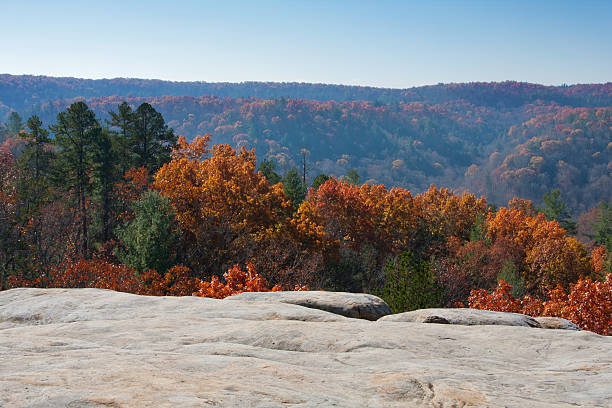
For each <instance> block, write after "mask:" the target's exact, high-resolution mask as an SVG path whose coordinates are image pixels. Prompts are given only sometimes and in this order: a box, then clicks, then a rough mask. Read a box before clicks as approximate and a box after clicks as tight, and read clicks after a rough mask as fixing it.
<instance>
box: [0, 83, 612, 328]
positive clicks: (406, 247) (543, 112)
mask: <svg viewBox="0 0 612 408" xmlns="http://www.w3.org/2000/svg"><path fill="white" fill-rule="evenodd" d="M498 85H499V86H500V87H501V89H502V90H504V92H505V93H506V94H509V95H511V94H513V92H511V90H512V89H513V84H512V83H506V84H488V85H485V87H488V88H491V87H492V88H496V87H498ZM479 86H480V85H479V84H470V85H467V84H466V85H458V88H459V90H460V91H461V92H467V91H466V90H465V89H466V88H467V89H478V87H479ZM453 87H454V85H449V86H448V88H449V89H452V88H453ZM488 88H487V89H488ZM518 88H519V89H518V90H515V91H516V92H515V93H517V94H518V95H519V96H520V97H517V99H516V100H514V99H511V98H509V99H508V100H507V101H506V103H505V104H504V107H500V106H501V105H500V104H498V106H497V107H492V106H485V105H475V104H474V103H471V102H468V101H467V100H452V101H448V102H444V103H441V104H431V103H422V102H403V101H399V102H397V101H395V102H393V101H392V102H384V101H380V100H375V101H344V102H334V101H314V100H305V99H290V98H275V99H261V98H255V97H240V98H229V97H218V96H208V95H205V96H198V97H195V96H160V97H121V96H99V97H93V98H89V99H83V98H76V99H72V100H60V101H51V102H47V103H44V104H41V105H39V106H37V107H32V108H31V109H30V110H24V111H23V112H22V113H21V114H20V113H18V112H16V111H12V112H11V113H10V114H8V115H7V117H6V120H5V121H4V123H3V124H2V127H1V128H0V134H1V135H2V136H1V137H2V143H1V144H0V248H1V250H0V289H8V288H11V287H19V286H35V287H101V288H108V289H114V290H121V291H126V292H133V293H140V294H147V295H190V294H196V295H199V296H208V297H218V298H222V297H225V296H228V295H231V294H233V293H239V292H242V291H264V290H281V289H295V290H301V289H306V288H310V289H324V290H341V291H353V292H367V293H374V294H377V295H379V296H381V297H383V299H385V300H386V301H387V302H388V303H389V305H390V306H391V307H392V309H393V310H394V311H395V312H400V311H405V310H413V309H417V308H423V307H435V306H446V307H454V306H461V305H465V306H470V307H476V308H486V309H492V310H502V311H512V312H521V313H526V314H530V315H547V316H559V317H564V318H568V319H570V320H572V321H574V322H575V323H576V324H578V325H579V326H581V327H583V328H585V329H588V330H593V331H596V332H598V333H602V334H611V333H612V332H611V330H612V324H611V323H612V286H611V285H612V275H610V273H611V272H612V263H611V258H610V253H611V252H612V206H611V205H610V203H609V199H610V191H612V190H611V188H610V177H611V174H610V173H611V171H612V165H611V163H612V161H611V160H610V154H611V151H612V138H611V132H612V108H611V107H609V106H602V107H590V106H564V105H560V104H558V103H550V104H548V103H543V102H542V101H535V102H533V103H531V102H530V103H527V104H522V103H523V102H521V101H522V100H523V99H521V98H523V97H525V96H524V95H523V96H521V95H522V93H523V92H525V90H524V87H523V86H522V85H521V86H519V87H518ZM528 88H530V87H528ZM533 88H534V89H535V91H534V92H536V91H537V92H540V91H541V92H544V91H542V89H544V90H549V88H550V87H543V88H542V87H539V86H534V87H533ZM541 88H542V89H541ZM330 89H333V88H330ZM555 89H557V88H555ZM567 89H572V88H571V87H568V88H563V87H560V88H558V90H559V94H562V92H561V91H564V90H567ZM584 89H589V92H587V94H588V95H591V96H593V95H597V96H596V97H597V98H599V97H601V92H600V91H601V89H605V86H590V87H589V86H585V87H584V88H583V90H584ZM594 89H595V90H598V91H597V92H595V91H594ZM447 91H448V90H447ZM447 91H445V92H447ZM575 91H576V90H574V92H570V93H568V95H575V94H576V92H575ZM457 92H459V91H457ZM547 92H548V91H547ZM581 92H582V91H581ZM598 92H599V93H598ZM544 93H545V92H544ZM482 95H483V96H482V98H483V101H488V102H487V103H491V101H490V98H489V96H486V95H487V93H486V92H485V93H483V94H482ZM583 96H584V95H583ZM593 97H594V98H595V96H593ZM587 100H589V99H588V98H585V99H584V101H585V105H586V101H587ZM513 101H514V102H513ZM517 101H518V102H517ZM24 112H25V113H24ZM21 115H24V116H23V117H22V116H21ZM26 115H27V116H26ZM432 182H433V183H434V184H435V185H430V184H431V183H432ZM449 187H452V189H449Z"/></svg>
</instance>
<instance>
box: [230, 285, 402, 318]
mask: <svg viewBox="0 0 612 408" xmlns="http://www.w3.org/2000/svg"><path fill="white" fill-rule="evenodd" d="M226 300H240V301H244V302H279V303H289V304H292V305H298V306H304V307H309V308H312V309H319V310H325V311H327V312H331V313H335V314H339V315H342V316H346V317H353V318H356V319H366V320H378V319H379V318H381V317H383V316H386V315H390V314H391V313H392V312H391V309H390V308H389V305H387V303H385V301H384V300H382V299H381V298H379V297H377V296H374V295H368V294H365V293H346V292H323V291H297V292H245V293H240V294H238V295H234V296H230V297H228V298H226Z"/></svg>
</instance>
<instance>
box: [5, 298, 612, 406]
mask: <svg viewBox="0 0 612 408" xmlns="http://www.w3.org/2000/svg"><path fill="white" fill-rule="evenodd" d="M611 383H612V338H610V337H605V336H599V335H596V334H594V333H591V332H588V331H571V330H535V329H533V328H530V327H511V326H459V325H457V326H456V325H448V324H447V325H443V324H422V323H412V322H402V321H385V320H382V319H381V320H379V321H376V322H372V321H368V320H362V319H350V318H346V317H343V316H339V315H335V314H332V313H329V312H325V311H322V310H317V309H310V308H305V307H302V306H297V305H293V304H285V303H271V302H252V301H241V300H236V299H234V300H231V301H230V300H216V299H202V298H195V297H149V296H137V295H131V294H125V293H117V292H113V291H108V290H100V289H44V290H43V289H14V290H9V291H4V292H0V407H62V408H64V407H70V408H74V407H107V408H108V407H115V408H117V407H121V408H130V407H160V408H164V407H287V406H292V407H303V408H307V407H328V406H334V407H390V408H394V407H502V406H512V407H536V408H537V407H551V406H583V407H596V406H601V407H603V406H610V401H611V400H612V388H611V387H610V384H611Z"/></svg>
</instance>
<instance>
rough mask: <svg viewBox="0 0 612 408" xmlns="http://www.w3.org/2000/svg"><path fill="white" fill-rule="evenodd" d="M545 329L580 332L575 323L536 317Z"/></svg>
mask: <svg viewBox="0 0 612 408" xmlns="http://www.w3.org/2000/svg"><path fill="white" fill-rule="evenodd" d="M534 319H536V320H537V321H538V323H540V325H541V326H542V328H544V329H560V330H580V327H578V326H576V325H575V324H574V323H573V322H570V321H569V320H567V319H563V318H561V317H544V316H542V317H534Z"/></svg>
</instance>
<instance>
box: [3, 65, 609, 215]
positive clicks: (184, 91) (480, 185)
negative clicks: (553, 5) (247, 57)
mask: <svg viewBox="0 0 612 408" xmlns="http://www.w3.org/2000/svg"><path fill="white" fill-rule="evenodd" d="M75 99H84V100H85V101H86V102H87V103H88V104H89V105H90V106H91V107H92V109H94V111H96V113H97V114H98V115H99V116H100V118H102V119H104V118H106V117H108V111H110V110H116V108H117V105H118V104H119V103H121V102H122V101H124V100H127V101H128V102H129V103H130V104H133V105H138V104H140V103H142V102H145V101H146V102H149V103H151V104H152V105H153V106H154V107H155V108H156V109H157V110H159V111H160V112H161V113H162V114H163V115H164V118H165V119H166V121H167V122H168V123H169V125H170V126H172V127H173V128H174V129H175V130H176V132H177V133H178V134H183V135H186V136H187V137H190V138H191V137H193V136H195V135H198V134H204V133H211V134H212V135H213V142H214V143H230V144H232V145H234V146H246V147H248V148H255V149H256V153H257V155H258V158H259V159H263V158H270V159H273V160H275V161H276V162H277V164H278V168H279V170H280V171H281V172H282V171H285V170H287V169H289V168H291V167H293V166H298V165H299V164H300V160H301V157H302V153H301V151H302V149H306V150H307V151H308V156H307V157H308V166H309V168H310V173H309V177H310V179H312V178H314V177H315V176H316V175H317V174H318V173H320V172H325V173H330V174H334V175H336V176H341V175H343V174H346V172H347V171H348V170H350V169H357V171H358V172H359V174H360V176H361V179H362V181H369V182H378V183H384V184H386V185H388V186H395V185H397V186H402V187H407V188H409V189H412V190H414V191H422V190H424V189H426V188H427V187H428V186H429V184H430V183H435V184H437V185H441V186H445V187H451V188H454V189H456V190H460V189H466V190H469V191H472V192H474V193H478V194H486V195H487V197H488V198H489V200H490V201H491V202H493V203H496V204H504V203H505V202H507V200H508V199H510V198H512V197H513V196H515V195H518V196H521V197H523V198H529V199H532V200H534V201H536V202H537V203H538V202H540V201H541V197H542V195H543V194H544V193H545V192H547V191H549V190H551V189H554V188H559V189H560V190H561V192H562V196H563V198H564V199H565V201H566V202H568V204H569V205H570V206H571V208H572V209H573V210H574V211H575V213H577V212H582V211H584V210H586V209H588V208H589V207H592V206H594V205H596V204H597V203H598V202H599V201H600V200H602V199H603V200H609V199H610V198H611V196H612V83H606V84H588V85H572V86H558V87H557V86H543V85H537V84H529V83H519V82H501V83H480V82H479V83H466V84H439V85H432V86H423V87H416V88H409V89H387V88H373V87H360V86H343V85H324V84H306V83H268V82H243V83H239V84H232V83H207V82H170V81H160V80H142V79H122V78H120V79H101V80H90V79H76V78H53V77H44V76H14V75H0V121H2V120H5V119H6V118H7V116H8V114H9V113H10V112H11V111H17V112H19V113H20V114H21V115H22V116H23V117H24V118H25V117H27V116H29V115H31V114H37V115H39V116H40V117H41V119H42V120H43V122H45V123H46V124H51V123H53V122H54V120H55V117H56V115H57V113H58V112H60V111H62V110H64V109H65V108H66V107H67V106H68V105H69V104H70V103H71V102H72V101H74V100H75Z"/></svg>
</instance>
